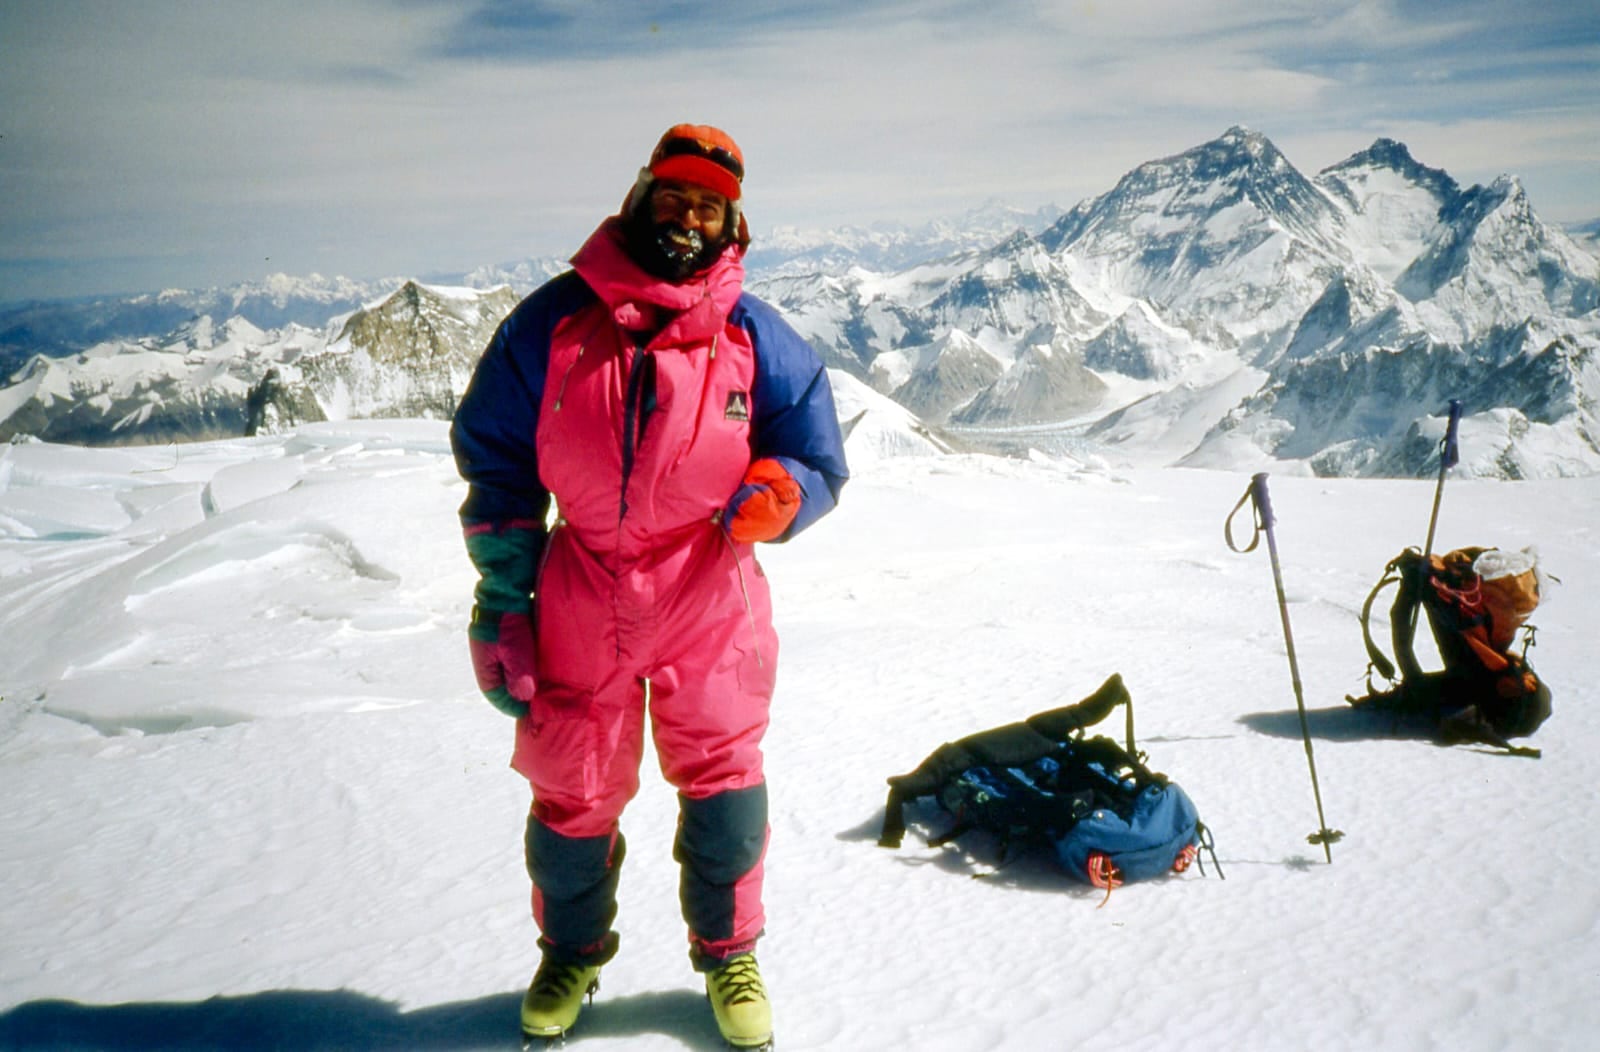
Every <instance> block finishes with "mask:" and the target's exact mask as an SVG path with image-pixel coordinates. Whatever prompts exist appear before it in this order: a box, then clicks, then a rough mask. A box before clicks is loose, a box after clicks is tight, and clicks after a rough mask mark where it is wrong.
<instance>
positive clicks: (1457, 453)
mask: <svg viewBox="0 0 1600 1052" xmlns="http://www.w3.org/2000/svg"><path fill="white" fill-rule="evenodd" d="M1460 423H1461V399H1459V398H1452V399H1450V421H1449V423H1447V424H1446V425H1445V429H1444V441H1443V442H1441V443H1440V444H1439V466H1440V467H1441V468H1453V467H1455V466H1456V464H1458V463H1460V461H1461V448H1460V446H1459V445H1458V444H1457V443H1456V428H1457V426H1458V425H1459V424H1460Z"/></svg>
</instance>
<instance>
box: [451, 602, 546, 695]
mask: <svg viewBox="0 0 1600 1052" xmlns="http://www.w3.org/2000/svg"><path fill="white" fill-rule="evenodd" d="M467 646H468V647H469V648H470V649H471V651H472V671H473V673H474V674H475V675H476V676H477V677H478V689H479V690H481V691H483V696H484V697H485V698H488V699H489V704H491V705H493V706H494V707H495V708H497V709H499V710H500V711H501V712H503V713H505V714H506V715H507V716H514V717H518V718H520V717H523V716H526V715H527V714H528V702H530V701H532V700H533V665H534V656H533V655H534V650H533V622H532V621H530V620H529V619H528V615H527V614H502V613H498V612H496V611H493V610H484V609H482V608H480V607H476V606H475V607H473V608H472V625H471V627H470V628H468V629H467Z"/></svg>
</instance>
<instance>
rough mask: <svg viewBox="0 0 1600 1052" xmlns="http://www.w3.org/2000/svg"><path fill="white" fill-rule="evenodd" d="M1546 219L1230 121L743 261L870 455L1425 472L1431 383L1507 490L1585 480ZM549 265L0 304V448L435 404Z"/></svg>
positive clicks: (1588, 466)
mask: <svg viewBox="0 0 1600 1052" xmlns="http://www.w3.org/2000/svg"><path fill="white" fill-rule="evenodd" d="M1575 234H1576V236H1571V235H1569V234H1568V233H1567V232H1565V231H1562V230H1560V229H1558V228H1556V227H1554V226H1552V225H1549V224H1546V223H1544V222H1543V221H1541V220H1540V219H1539V217H1538V216H1537V214H1536V213H1535V211H1534V209H1533V207H1532V204H1531V202H1530V201H1529V200H1528V198H1527V195H1526V193H1525V192H1524V190H1523V188H1522V187H1521V185H1520V184H1519V183H1518V182H1517V181H1516V180H1515V179H1514V178H1510V177H1502V178H1500V179H1497V180H1495V181H1494V182H1493V183H1492V184H1490V185H1489V186H1472V187H1466V188H1463V187H1461V186H1460V185H1459V184H1458V183H1457V182H1456V181H1455V180H1454V179H1452V178H1451V177H1450V176H1449V175H1448V174H1447V173H1445V172H1443V171H1440V170H1438V169H1433V168H1429V167H1427V166H1426V165H1423V164H1421V163H1420V162H1418V161H1417V160H1416V159H1414V158H1413V157H1412V156H1411V154H1410V152H1409V151H1408V150H1407V148H1406V147H1405V146H1404V145H1403V144H1401V143H1398V142H1395V141H1393V140H1388V139H1380V140H1378V141H1377V142H1375V143H1374V144H1373V145H1372V146H1371V147H1369V148H1368V149H1366V150H1363V151H1362V152H1360V153H1358V154H1356V155H1354V156H1352V157H1349V158H1347V159H1345V160H1344V161H1341V162H1339V163H1337V164H1335V165H1333V166H1331V167H1328V168H1325V169H1323V170H1322V171H1320V172H1317V173H1316V174H1315V175H1311V176H1307V175H1305V174H1303V173H1302V172H1300V171H1299V170H1298V169H1296V168H1295V167H1294V165H1292V164H1291V163H1290V162H1289V160H1288V159H1287V158H1286V157H1285V156H1284V155H1283V154H1282V153H1281V152H1280V151H1279V150H1278V149H1277V148H1276V146H1274V145H1273V143H1272V142H1271V141H1270V140H1268V139H1267V138H1266V137H1265V136H1263V135H1261V134H1259V133H1257V132H1254V131H1251V130H1249V129H1245V128H1231V129H1229V130H1228V131H1227V132H1225V133H1224V134H1223V135H1221V136H1220V137H1219V138H1217V139H1215V140H1213V141H1211V142H1208V143H1203V144H1201V145H1199V146H1196V147H1194V148H1193V149H1190V150H1187V151H1185V152H1183V153H1180V154H1177V155H1175V156H1172V157H1168V158H1162V159H1158V160H1154V161H1151V162H1148V163H1146V164H1143V165H1140V166H1139V167H1137V168H1135V169H1133V170H1132V171H1130V172H1129V173H1127V174H1126V175H1125V176H1124V177H1123V178H1122V179H1121V180H1119V181H1118V183H1117V184H1116V186H1114V187H1113V188H1111V189H1110V190H1108V191H1107V192H1106V193H1104V194H1101V195H1100V196H1098V197H1095V198H1092V199H1090V200H1086V201H1083V202H1081V203H1080V204H1078V205H1077V206H1076V207H1074V208H1072V209H1071V210H1070V211H1068V212H1065V213H1061V212H1059V211H1057V210H1049V209H1047V210H1044V211H1041V212H1034V213H1026V214H1025V213H1020V212H1016V211H1013V210H1008V209H1005V208H1003V207H1001V206H987V207H986V208H984V209H982V210H980V211H978V212H974V213H972V214H970V215H968V216H966V217H964V218H963V219H962V220H959V221H955V222H950V223H942V224H932V225H929V226H928V227H925V228H922V229H920V230H908V229H903V228H885V229H881V230H870V231H868V230H844V231H834V232H829V233H826V234H805V233H802V232H800V231H794V230H778V231H773V232H771V233H770V234H769V235H768V236H766V237H764V238H761V239H759V240H758V241H757V242H756V243H755V245H754V246H753V247H752V250H751V253H750V256H749V258H748V261H747V262H748V264H749V268H750V271H751V278H750V281H749V286H750V287H751V289H752V291H755V292H756V293H757V294H759V295H762V296H763V297H764V298H766V299H768V300H769V301H771V302H773V303H774V304H776V305H777V306H779V308H780V309H782V310H783V311H784V312H785V314H786V315H787V316H788V317H789V319H790V321H791V322H792V323H793V324H794V325H795V326H796V328H798V329H799V330H800V331H801V332H802V333H803V334H804V335H805V336H806V337H807V338H808V339H809V340H810V341H811V342H812V343H813V345H814V346H816V347H817V349H818V351H819V352H820V353H822V354H823V356H824V358H825V359H826V360H827V362H828V364H829V365H830V366H831V367H833V368H834V369H835V370H836V373H837V376H838V381H839V382H838V383H837V385H836V386H838V387H839V388H840V389H841V391H843V390H845V389H846V388H848V390H849V391H850V392H851V394H850V397H849V398H848V399H845V398H843V397H842V398H841V403H843V402H845V401H848V402H849V404H850V406H851V407H853V408H854V410H855V411H854V412H853V413H849V412H847V411H846V407H845V406H844V405H843V404H841V416H842V417H847V418H848V419H849V420H850V421H852V422H853V423H854V424H856V425H859V426H860V427H861V428H863V430H862V432H861V433H862V434H867V433H869V432H870V433H872V434H874V435H878V436H880V437H879V438H876V439H874V441H875V442H876V443H877V444H878V445H880V446H881V447H882V448H885V449H900V450H911V449H917V450H924V451H925V450H928V449H984V450H991V451H999V452H1018V453H1020V452H1026V451H1027V450H1029V449H1035V450H1041V451H1043V452H1045V453H1051V452H1065V451H1081V450H1084V449H1086V448H1092V449H1095V450H1098V451H1100V452H1102V453H1103V454H1104V455H1106V456H1107V457H1110V458H1113V459H1120V460H1124V461H1127V462H1131V463H1140V464H1181V465H1191V466H1210V467H1226V468H1229V469H1248V470H1265V469H1267V468H1269V467H1270V468H1273V469H1274V470H1285V471H1303V472H1315V473H1319V474H1328V475H1384V476H1395V475H1400V476H1409V475H1425V474H1428V473H1430V472H1431V471H1432V470H1435V469H1436V465H1437V459H1436V457H1434V455H1433V449H1434V447H1435V445H1436V444H1437V441H1438V438H1439V435H1440V434H1441V432H1442V426H1443V422H1442V413H1443V411H1444V409H1445V406H1446V404H1447V403H1448V401H1449V399H1451V398H1460V399H1461V400H1462V401H1463V403H1464V405H1465V408H1466V418H1465V421H1464V423H1463V444H1462V450H1463V464H1462V467H1461V469H1459V470H1461V471H1464V472H1468V473H1472V474H1477V475H1483V476H1492V477H1507V478H1525V477H1548V476H1559V475H1573V474H1591V473H1594V472H1596V471H1600V417H1597V409H1596V406H1597V399H1600V258H1597V256H1596V254H1595V247H1596V233H1595V232H1586V231H1584V230H1579V231H1576V232H1575ZM563 265H564V264H562V263H561V262H560V261H556V260H530V261H525V262H522V263H519V264H516V265H513V266H505V267H495V268H484V269H483V270H480V271H476V272H473V273H471V274H466V275H453V276H446V277H445V278H444V279H438V280H433V281H429V282H419V281H403V280H399V279H395V280H391V281H387V282H374V283H371V284H360V283H354V282H347V281H344V280H343V279H336V280H333V281H328V280H325V279H322V278H316V277H313V278H308V279H292V278H287V277H281V276H280V277H276V278H273V279H269V281H268V282H266V283H265V284H263V285H261V286H253V287H241V288H238V289H233V290H210V291H206V292H188V293H178V292H169V293H162V294H160V295H155V296H148V297H133V298H126V299H104V300H92V301H84V302H81V303H73V304H29V305H22V306H17V307H12V308H7V309H0V354H5V355H9V356H10V360H9V362H6V361H5V359H0V367H4V368H7V369H9V370H10V371H11V375H10V382H9V384H8V385H7V386H4V387H0V439H4V438H8V437H11V436H13V435H19V434H30V435H34V436H37V437H41V438H45V439H49V440H61V441H74V442H84V443H91V444H92V443H101V442H119V441H157V440H163V441H164V440H168V439H172V438H178V437H190V438H197V437H212V436H214V435H218V434H223V433H235V434H237V433H241V429H242V428H244V427H245V426H246V425H249V424H252V422H253V423H254V425H255V426H265V427H274V426H283V425H284V422H285V421H288V420H309V419H318V418H324V417H326V418H339V417H349V416H410V415H422V416H428V415H433V416H444V415H448V413H449V412H450V410H451V408H452V407H453V404H454V399H455V398H457V397H459V394H460V392H461V389H462V387H463V386H464V383H465V379H466V377H467V375H469V374H470V371H471V364H472V362H473V361H474V360H475V358H476V355H477V354H478V353H479V352H480V351H481V349H482V347H483V345H484V342H485V340H486V338H487V335H488V333H489V332H490V331H492V329H493V326H494V324H495V322H496V321H497V320H498V318H499V317H500V316H502V315H503V314H504V312H505V311H506V310H507V309H509V307H510V306H511V305H512V304H513V303H514V302H515V301H516V299H517V298H518V297H520V295H522V294H524V293H526V292H527V291H529V290H531V289H532V288H533V287H535V286H536V285H538V284H539V283H540V282H542V281H543V280H545V278H547V277H548V276H550V275H551V274H553V273H556V272H558V271H559V270H560V269H561V268H562V267H563ZM269 371H270V372H271V374H272V375H271V378H270V381H269V380H268V373H269ZM0 375H3V374H0ZM847 376H848V379H849V383H848V384H847V383H846V382H845V381H846V378H847ZM252 392H254V399H253V401H252V398H251V395H252ZM885 396H887V398H885ZM891 400H892V401H891ZM252 405H253V406H254V410H252ZM889 406H893V407H894V408H893V409H892V410H890V409H888V408H887V407H889ZM891 436H892V437H891Z"/></svg>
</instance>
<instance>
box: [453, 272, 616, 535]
mask: <svg viewBox="0 0 1600 1052" xmlns="http://www.w3.org/2000/svg"><path fill="white" fill-rule="evenodd" d="M595 298H596V297H595V294H594V292H593V290H591V289H590V288H589V286H588V285H586V284H585V283H584V282H583V279H582V278H580V277H578V275H577V273H576V272H574V271H567V272H566V273H563V274H561V275H560V276H558V277H555V278H552V279H551V280H550V281H547V282H546V283H545V284H544V285H542V286H540V287H539V288H538V289H537V290H535V291H534V292H533V293H532V294H531V295H529V296H527V297H526V298H525V299H523V301H522V302H521V303H519V304H517V306H516V307H515V308H513V309H512V311H511V313H510V314H508V315H506V317H505V319H504V320H503V321H502V322H501V323H500V327H499V328H498V329H496V330H495V333H494V336H493V337H492V338H491V339H490V340H489V346H488V347H487V348H486V349H485V350H484V352H483V356H482V357H481V358H479V359H478V365H477V367H476V369H474V371H473V374H472V382H471V383H469V384H468V385H467V390H466V393H465V394H463V395H462V396H461V401H460V403H459V404H458V405H457V406H456V412H455V417H454V418H453V419H452V421H451V424H450V445H451V449H452V451H453V452H454V454H455V460H456V468H457V470H458V471H460V472H461V477H462V478H464V479H466V480H467V484H468V490H467V499H466V502H465V503H463V504H462V505H461V519H462V522H463V523H474V522H504V521H506V520H508V519H536V520H543V518H544V514H545V511H546V510H547V509H548V507H549V503H550V494H549V493H548V492H547V491H546V490H545V489H544V487H543V486H542V485H540V483H539V460H538V455H537V451H536V449H535V436H536V435H537V433H538V429H539V403H540V401H541V399H542V398H543V396H544V383H545V375H546V372H547V370H548V368H549V364H550V336H551V333H553V332H554V331H555V328H556V326H557V325H559V324H560V323H561V321H562V320H563V319H565V318H568V317H570V316H571V315H572V314H574V313H575V312H577V311H578V310H581V309H582V308H583V307H585V306H587V305H588V304H590V303H593V302H594V301H595Z"/></svg>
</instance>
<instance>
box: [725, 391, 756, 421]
mask: <svg viewBox="0 0 1600 1052" xmlns="http://www.w3.org/2000/svg"><path fill="white" fill-rule="evenodd" d="M722 416H723V419H725V420H746V421H748V420H749V419H750V392H748V391H729V392H728V404H727V405H726V406H724V407H723V410H722Z"/></svg>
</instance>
